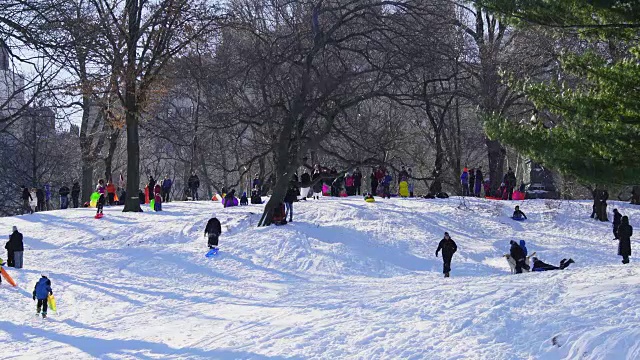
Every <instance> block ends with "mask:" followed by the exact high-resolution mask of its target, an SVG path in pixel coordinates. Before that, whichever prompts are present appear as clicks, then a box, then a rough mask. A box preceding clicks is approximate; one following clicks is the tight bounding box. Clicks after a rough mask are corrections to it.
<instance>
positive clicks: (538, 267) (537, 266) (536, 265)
mask: <svg viewBox="0 0 640 360" xmlns="http://www.w3.org/2000/svg"><path fill="white" fill-rule="evenodd" d="M531 261H532V262H533V266H532V267H531V271H549V270H564V269H566V268H567V266H569V265H571V264H573V263H574V262H575V261H573V259H569V260H567V259H562V260H560V266H554V265H551V264H547V263H546V262H543V261H542V260H540V259H538V258H537V257H532V258H531Z"/></svg>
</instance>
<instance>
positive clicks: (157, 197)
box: [153, 184, 162, 211]
mask: <svg viewBox="0 0 640 360" xmlns="http://www.w3.org/2000/svg"><path fill="white" fill-rule="evenodd" d="M161 193H162V189H161V186H160V184H156V187H155V188H154V189H153V211H162V195H161Z"/></svg>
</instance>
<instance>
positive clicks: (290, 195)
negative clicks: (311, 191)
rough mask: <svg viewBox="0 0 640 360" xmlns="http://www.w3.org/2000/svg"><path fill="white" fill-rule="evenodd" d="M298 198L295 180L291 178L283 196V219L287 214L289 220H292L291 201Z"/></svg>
mask: <svg viewBox="0 0 640 360" xmlns="http://www.w3.org/2000/svg"><path fill="white" fill-rule="evenodd" d="M297 199H298V185H297V182H296V181H294V180H291V182H289V188H288V189H287V194H286V195H285V196H284V206H285V208H286V211H285V216H284V217H285V219H286V217H287V215H289V222H292V221H293V202H294V201H296V200H297Z"/></svg>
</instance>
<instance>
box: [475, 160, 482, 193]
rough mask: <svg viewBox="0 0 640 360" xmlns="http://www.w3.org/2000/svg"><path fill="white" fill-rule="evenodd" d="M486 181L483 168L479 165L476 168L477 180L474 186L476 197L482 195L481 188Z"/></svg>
mask: <svg viewBox="0 0 640 360" xmlns="http://www.w3.org/2000/svg"><path fill="white" fill-rule="evenodd" d="M483 182H484V177H483V176H482V168H481V167H479V168H478V169H476V182H475V187H474V190H475V191H474V195H475V196H476V197H480V190H481V189H482V183H483Z"/></svg>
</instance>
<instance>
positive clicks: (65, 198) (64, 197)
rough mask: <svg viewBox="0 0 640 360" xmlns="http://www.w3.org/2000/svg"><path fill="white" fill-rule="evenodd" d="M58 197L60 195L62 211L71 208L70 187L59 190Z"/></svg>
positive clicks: (64, 186) (63, 186) (62, 187)
mask: <svg viewBox="0 0 640 360" xmlns="http://www.w3.org/2000/svg"><path fill="white" fill-rule="evenodd" d="M58 195H60V209H66V208H68V207H69V187H68V186H66V185H62V186H61V187H60V190H58Z"/></svg>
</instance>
